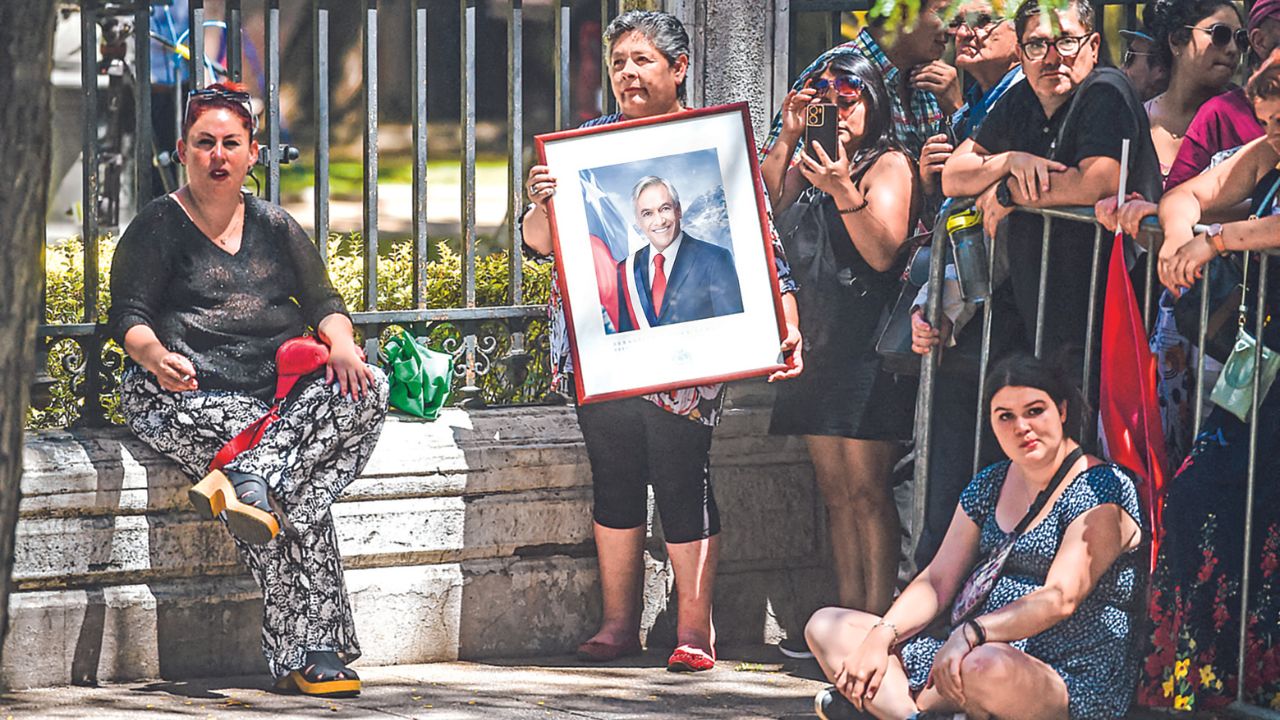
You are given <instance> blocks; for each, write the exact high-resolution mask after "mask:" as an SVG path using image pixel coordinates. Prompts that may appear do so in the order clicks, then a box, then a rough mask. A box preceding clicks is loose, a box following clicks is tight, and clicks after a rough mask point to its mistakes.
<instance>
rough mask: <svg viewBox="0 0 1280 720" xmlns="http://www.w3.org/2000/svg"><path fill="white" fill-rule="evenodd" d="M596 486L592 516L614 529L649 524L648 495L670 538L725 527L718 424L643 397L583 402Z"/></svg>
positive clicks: (581, 420) (686, 538)
mask: <svg viewBox="0 0 1280 720" xmlns="http://www.w3.org/2000/svg"><path fill="white" fill-rule="evenodd" d="M577 409H578V426H579V427H580V428H581V429H582V437H583V439H584V440H585V441H586V444H587V457H588V458H589V459H590V461H591V481H592V487H593V488H594V490H595V503H594V506H593V509H592V513H591V514H592V517H593V518H594V519H595V521H596V522H598V523H600V524H601V525H603V526H605V527H607V528H614V529H616V530H628V529H631V528H637V527H642V526H644V524H645V520H646V519H647V517H648V493H647V492H646V490H645V486H646V485H649V484H652V485H653V495H654V499H655V500H656V502H657V505H658V517H659V518H660V519H661V521H662V532H663V535H664V536H665V537H666V540H667V542H669V543H686V542H693V541H695V540H705V539H706V538H709V537H711V536H712V535H715V534H717V533H719V532H720V511H719V510H718V509H717V508H716V499H715V495H714V493H713V492H712V490H711V470H710V453H711V428H710V427H709V426H707V425H703V424H702V423H700V422H696V421H694V420H690V419H688V418H685V417H681V416H679V415H675V414H673V413H669V412H667V411H666V410H663V409H662V408H660V407H658V406H657V405H654V404H653V403H652V402H650V401H648V400H646V399H644V398H626V399H623V400H610V401H606V402H600V403H592V404H590V405H579V406H578V408H577Z"/></svg>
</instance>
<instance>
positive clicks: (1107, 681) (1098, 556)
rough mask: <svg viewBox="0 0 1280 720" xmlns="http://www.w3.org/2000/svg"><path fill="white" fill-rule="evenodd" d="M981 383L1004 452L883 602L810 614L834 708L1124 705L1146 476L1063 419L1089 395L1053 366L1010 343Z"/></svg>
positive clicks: (825, 705) (1089, 713)
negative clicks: (1140, 482) (984, 589)
mask: <svg viewBox="0 0 1280 720" xmlns="http://www.w3.org/2000/svg"><path fill="white" fill-rule="evenodd" d="M986 387H987V390H986V403H985V407H986V408H987V410H988V412H987V417H988V419H989V420H990V422H991V426H992V429H993V431H994V432H995V436H996V439H997V440H998V441H999V443H1000V447H1001V449H1002V450H1003V451H1004V452H1005V454H1006V455H1008V456H1009V460H1007V461H1003V462H999V463H996V464H994V465H991V466H989V467H987V468H986V469H984V470H982V471H981V472H979V473H978V475H977V477H975V478H974V479H973V481H972V482H970V483H969V486H968V487H967V488H965V490H964V493H963V494H962V495H961V497H960V504H959V507H958V508H957V509H956V512H955V516H954V517H953V519H952V522H951V528H950V529H949V530H948V531H947V535H946V537H945V538H944V539H943V541H942V546H941V547H940V548H939V550H938V554H937V555H936V556H935V557H934V559H933V562H931V563H930V564H929V566H928V567H926V568H925V569H924V570H923V571H922V572H921V573H920V575H919V576H917V577H916V579H915V580H913V581H912V582H911V584H910V585H908V586H907V588H906V590H904V591H903V593H902V594H901V595H900V596H899V597H898V599H897V601H896V602H894V604H893V606H892V607H891V608H889V611H888V612H887V613H885V614H884V616H883V617H878V616H876V615H873V614H870V613H865V612H860V611H857V610H846V609H844V608H825V609H823V610H819V611H818V612H817V613H815V614H814V616H813V618H812V619H810V621H809V625H808V627H807V628H806V629H805V634H806V636H807V638H808V640H809V646H810V647H811V648H812V649H813V651H814V654H815V655H816V656H817V659H818V662H819V663H821V665H822V669H823V672H824V673H825V674H826V676H827V678H829V679H830V680H831V681H832V682H834V683H835V688H831V689H828V690H824V691H822V692H821V693H819V694H818V697H817V698H816V699H815V702H816V704H817V706H818V707H817V710H818V713H819V715H820V716H821V717H823V718H825V719H827V720H836V718H844V717H855V716H856V713H855V710H859V711H864V712H869V713H871V714H872V715H874V716H875V717H877V718H880V719H881V720H889V719H891V718H892V719H895V720H896V719H900V718H907V717H909V716H912V715H915V714H916V713H920V712H939V713H955V712H963V713H965V714H966V715H967V716H968V717H970V718H989V717H993V716H994V717H1000V718H1015V717H1035V718H1072V720H1075V719H1077V718H1117V717H1123V716H1124V714H1125V711H1126V709H1127V708H1128V706H1129V701H1130V698H1131V697H1132V695H1133V689H1134V686H1135V684H1136V681H1137V675H1138V667H1137V661H1136V656H1135V654H1134V653H1132V652H1131V651H1130V645H1131V642H1130V639H1131V636H1132V635H1133V628H1134V624H1135V620H1136V617H1137V613H1138V612H1139V611H1140V610H1141V608H1142V597H1141V588H1142V587H1143V580H1144V572H1145V568H1146V561H1147V558H1146V554H1145V553H1144V552H1142V551H1141V550H1140V548H1141V547H1142V546H1143V537H1144V533H1143V528H1142V520H1141V518H1142V517H1143V515H1142V512H1141V511H1140V509H1139V506H1138V494H1137V491H1136V489H1135V488H1134V485H1133V483H1132V481H1131V480H1130V478H1129V476H1128V475H1127V474H1126V473H1125V472H1124V471H1123V470H1121V469H1120V468H1119V467H1117V466H1115V465H1110V464H1107V463H1104V462H1102V461H1101V460H1098V459H1097V458H1093V457H1090V456H1087V455H1084V454H1083V452H1082V451H1081V450H1080V446H1079V444H1078V443H1077V442H1076V440H1075V439H1074V438H1072V437H1070V436H1069V435H1068V434H1067V433H1068V432H1069V429H1071V428H1078V427H1081V423H1080V421H1079V420H1080V418H1082V417H1083V416H1084V409H1085V408H1084V401H1083V400H1082V399H1081V398H1080V396H1079V393H1078V392H1077V391H1076V390H1075V388H1074V386H1072V385H1071V384H1070V382H1069V381H1067V380H1066V378H1065V377H1064V375H1063V374H1062V372H1061V371H1060V370H1059V369H1057V368H1054V367H1052V366H1050V365H1049V364H1047V363H1045V362H1044V361H1041V360H1037V359H1035V358H1032V357H1028V356H1025V355H1016V356H1013V357H1010V358H1008V359H1006V360H1004V361H1002V362H1000V363H998V364H997V365H996V367H995V369H994V370H992V372H991V375H990V377H989V378H988V380H987V386H986ZM1055 481H1057V482H1056V483H1055ZM1036 500H1040V501H1041V502H1040V503H1037V502H1036ZM1037 504H1039V506H1040V508H1041V509H1040V510H1039V512H1036V513H1034V515H1033V516H1031V517H1029V518H1028V517H1024V516H1027V515H1030V514H1031V513H1030V512H1029V508H1034V507H1035V506H1036V505H1037ZM1019 526H1022V527H1024V528H1025V532H1023V533H1022V534H1020V535H1018V536H1017V539H1016V541H1015V542H1014V544H1013V546H1012V549H1011V551H1010V552H1009V554H1008V558H1007V560H1006V561H1005V563H1004V565H1003V567H1002V568H1001V569H1000V571H999V575H998V577H997V578H996V579H995V580H994V584H993V586H992V587H991V590H990V594H989V595H987V596H986V597H985V598H981V595H979V596H978V597H979V598H980V599H978V600H977V601H976V604H975V605H974V606H973V609H972V612H971V613H968V614H966V615H965V617H966V618H967V619H962V620H961V622H960V623H959V624H958V625H955V626H952V625H951V623H950V620H951V616H952V613H951V609H952V603H953V601H954V600H956V598H957V597H958V595H959V594H960V591H961V588H962V587H964V586H965V584H966V578H968V577H969V575H970V573H971V571H973V570H974V568H975V567H976V566H977V565H978V564H979V562H980V561H982V560H983V559H984V558H986V557H987V556H988V555H989V554H990V553H991V552H992V550H993V548H996V547H997V546H999V545H1000V544H1001V543H1002V542H1003V541H1004V540H1005V539H1006V538H1007V537H1008V535H1009V533H1011V532H1012V531H1014V530H1016V529H1017V528H1018V527H1019ZM938 621H941V623H939V622H938ZM934 627H941V628H942V631H941V632H940V633H937V634H934V633H932V632H930V631H931V629H933V628H934Z"/></svg>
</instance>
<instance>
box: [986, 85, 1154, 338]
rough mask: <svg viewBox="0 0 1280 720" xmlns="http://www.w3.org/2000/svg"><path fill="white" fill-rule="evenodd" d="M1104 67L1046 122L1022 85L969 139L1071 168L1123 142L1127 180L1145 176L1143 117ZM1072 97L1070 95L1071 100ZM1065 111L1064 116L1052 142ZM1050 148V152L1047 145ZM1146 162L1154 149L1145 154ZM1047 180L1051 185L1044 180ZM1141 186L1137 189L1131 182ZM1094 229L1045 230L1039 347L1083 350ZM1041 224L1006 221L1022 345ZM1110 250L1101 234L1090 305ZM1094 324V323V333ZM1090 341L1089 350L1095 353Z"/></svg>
mask: <svg viewBox="0 0 1280 720" xmlns="http://www.w3.org/2000/svg"><path fill="white" fill-rule="evenodd" d="M1111 73H1116V74H1118V73H1117V72H1116V71H1115V70H1112V69H1105V70H1104V69H1099V70H1096V71H1094V73H1093V74H1092V75H1090V76H1089V78H1087V79H1086V80H1085V82H1084V83H1083V84H1082V85H1081V88H1080V89H1079V90H1077V91H1076V92H1078V93H1083V94H1082V95H1080V97H1079V99H1078V101H1077V102H1076V103H1075V105H1076V107H1075V108H1074V109H1071V107H1072V100H1068V101H1067V102H1066V103H1064V104H1063V105H1062V107H1060V108H1058V110H1057V111H1056V112H1055V113H1054V114H1053V117H1045V114H1044V108H1043V107H1042V106H1041V105H1040V101H1039V99H1037V98H1036V95H1035V93H1034V92H1033V91H1032V89H1031V86H1030V84H1029V83H1028V82H1027V81H1025V80H1024V81H1022V82H1020V83H1018V84H1017V85H1015V86H1013V87H1012V88H1010V89H1009V91H1008V92H1007V93H1005V95H1004V97H1003V98H1001V99H1000V101H999V102H997V103H996V105H995V106H994V107H993V108H992V109H991V112H990V114H988V115H987V118H986V120H984V121H983V123H982V125H981V126H980V127H979V128H978V131H977V133H976V135H975V136H974V141H975V142H976V143H977V144H978V145H980V146H982V147H983V148H984V149H985V150H987V151H988V152H991V153H1001V152H1008V151H1014V150H1017V151H1022V152H1029V153H1032V154H1034V155H1039V156H1041V157H1048V158H1052V159H1054V160H1057V161H1059V162H1061V163H1063V164H1065V165H1068V166H1072V167H1075V166H1078V165H1079V164H1080V163H1081V162H1082V161H1083V160H1085V159H1086V158H1090V157H1110V158H1115V159H1116V160H1117V161H1119V160H1120V157H1121V150H1122V145H1121V141H1122V140H1123V139H1124V138H1130V139H1131V140H1132V145H1131V149H1130V162H1131V166H1132V167H1134V168H1135V169H1137V170H1138V172H1135V173H1134V174H1133V176H1134V177H1145V176H1146V175H1148V174H1149V169H1148V168H1146V165H1147V164H1149V162H1150V158H1148V157H1147V155H1148V153H1147V152H1146V149H1147V148H1146V146H1149V145H1150V143H1151V137H1150V135H1151V134H1150V130H1149V129H1148V128H1147V127H1146V122H1145V120H1146V118H1145V115H1144V116H1141V117H1139V116H1137V114H1136V113H1135V110H1134V108H1138V107H1140V105H1138V103H1137V98H1136V97H1127V96H1126V92H1127V93H1128V95H1132V90H1131V89H1129V88H1128V85H1127V83H1124V82H1123V80H1121V82H1120V83H1116V82H1113V80H1114V78H1113V77H1110V74H1111ZM1072 99H1074V97H1073V98H1072ZM1069 109H1070V114H1071V118H1070V120H1069V122H1067V125H1066V128H1065V130H1064V131H1063V132H1062V139H1061V142H1060V143H1059V142H1057V141H1058V134H1059V129H1060V128H1062V126H1063V123H1064V121H1066V119H1067V114H1068V111H1069ZM1055 145H1056V147H1055ZM1150 155H1151V157H1154V150H1152V152H1151V153H1150ZM1051 182H1052V180H1051ZM1131 186H1132V187H1141V184H1131ZM1094 228H1095V226H1094V224H1093V223H1084V222H1073V221H1069V220H1054V221H1053V224H1052V227H1051V229H1050V233H1051V236H1050V237H1051V240H1050V243H1051V244H1050V248H1049V274H1048V284H1047V291H1046V295H1045V299H1046V305H1047V309H1046V312H1045V328H1044V348H1045V350H1046V351H1047V352H1050V353H1052V352H1054V351H1055V349H1057V348H1063V347H1068V346H1070V347H1074V348H1077V349H1083V347H1084V340H1085V330H1086V327H1087V326H1086V323H1087V321H1088V307H1089V278H1090V267H1091V264H1092V255H1093V238H1094ZM1043 235H1044V221H1043V219H1042V218H1041V217H1040V216H1039V215H1033V214H1030V213H1023V212H1015V213H1013V215H1011V216H1010V218H1009V221H1008V250H1009V273H1010V283H1011V284H1012V286H1013V295H1014V300H1015V304H1016V305H1017V308H1018V314H1019V315H1020V316H1021V319H1022V322H1023V324H1024V326H1025V327H1026V332H1027V335H1028V337H1027V344H1028V348H1029V347H1030V344H1031V342H1033V341H1034V333H1035V321H1036V306H1037V303H1038V288H1039V283H1040V256H1041V242H1042V239H1043ZM1110 253H1111V235H1110V233H1106V232H1103V233H1102V255H1101V260H1102V262H1101V263H1100V264H1099V265H1100V268H1099V278H1098V292H1099V295H1098V299H1099V304H1098V306H1097V307H1098V308H1099V309H1100V308H1101V307H1102V305H1101V298H1102V294H1101V293H1102V290H1103V285H1104V282H1105V270H1106V260H1107V258H1108V257H1109V256H1110ZM1101 327H1102V323H1101V322H1100V321H1099V322H1097V323H1096V325H1095V331H1096V332H1100V331H1101ZM1098 347H1099V346H1098V344H1097V343H1096V342H1095V344H1094V350H1095V352H1096V351H1097V349H1098Z"/></svg>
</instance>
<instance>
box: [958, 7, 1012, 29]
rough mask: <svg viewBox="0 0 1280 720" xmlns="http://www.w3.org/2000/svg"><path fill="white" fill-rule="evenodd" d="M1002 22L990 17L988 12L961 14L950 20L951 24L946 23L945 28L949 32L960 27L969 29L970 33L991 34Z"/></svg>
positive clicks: (1001, 19) (1002, 19) (1000, 19)
mask: <svg viewBox="0 0 1280 720" xmlns="http://www.w3.org/2000/svg"><path fill="white" fill-rule="evenodd" d="M1004 20H1005V19H1004V18H1002V17H1000V18H998V17H992V16H991V13H989V12H962V13H957V14H956V16H955V17H953V18H951V22H949V23H947V27H948V28H949V29H950V30H951V32H955V31H957V30H959V29H960V28H961V27H967V28H969V31H970V32H991V31H992V30H995V29H996V28H997V27H998V26H999V25H1000V23H1002V22H1004Z"/></svg>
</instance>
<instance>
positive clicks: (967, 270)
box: [947, 209, 991, 303]
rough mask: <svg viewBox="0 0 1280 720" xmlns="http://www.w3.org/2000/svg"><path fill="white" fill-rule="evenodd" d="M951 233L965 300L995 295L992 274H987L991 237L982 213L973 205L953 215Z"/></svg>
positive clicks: (948, 228)
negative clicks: (988, 249)
mask: <svg viewBox="0 0 1280 720" xmlns="http://www.w3.org/2000/svg"><path fill="white" fill-rule="evenodd" d="M947 236H948V238H949V239H950V241H951V256H952V258H953V259H954V261H955V266H956V278H957V279H958V280H959V282H960V295H961V296H962V297H964V299H965V302H974V303H978V302H984V301H985V300H986V299H987V298H988V297H990V296H991V278H990V277H989V276H988V275H987V240H986V237H985V236H984V235H983V232H982V213H980V212H979V211H978V210H976V209H971V210H965V211H963V212H958V213H955V214H953V215H951V216H950V217H948V218H947Z"/></svg>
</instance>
